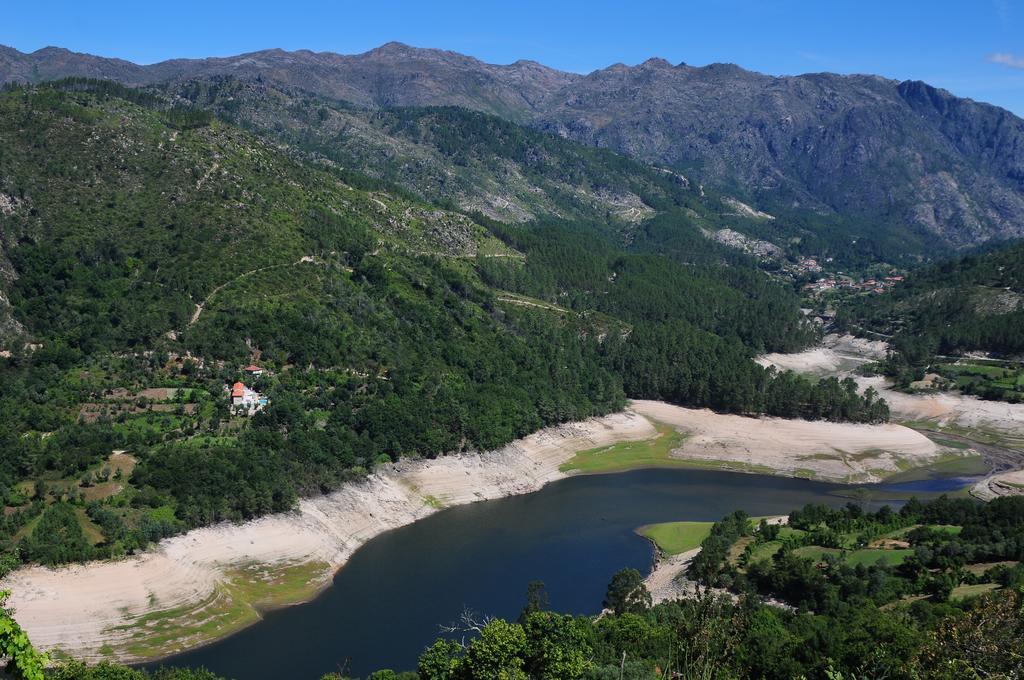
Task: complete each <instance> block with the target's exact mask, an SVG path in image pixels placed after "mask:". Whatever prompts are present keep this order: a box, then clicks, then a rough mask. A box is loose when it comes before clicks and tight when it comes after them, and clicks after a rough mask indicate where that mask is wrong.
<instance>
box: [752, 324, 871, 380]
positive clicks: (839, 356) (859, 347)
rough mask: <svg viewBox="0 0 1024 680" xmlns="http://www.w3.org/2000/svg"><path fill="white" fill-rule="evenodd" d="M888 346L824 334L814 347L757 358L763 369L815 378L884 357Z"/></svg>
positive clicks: (850, 337)
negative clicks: (779, 370) (819, 342)
mask: <svg viewBox="0 0 1024 680" xmlns="http://www.w3.org/2000/svg"><path fill="white" fill-rule="evenodd" d="M887 351H888V345H886V343H884V342H880V341H876V340H865V339H864V338H857V337H854V336H852V335H835V334H832V335H826V336H825V337H824V338H823V339H822V341H821V344H820V345H818V346H817V347H812V348H811V349H808V350H804V351H803V352H796V353H793V354H779V353H774V354H765V355H763V356H760V357H758V358H757V363H759V364H761V365H762V366H776V367H777V368H779V369H782V370H789V371H794V372H795V373H808V374H811V375H817V376H822V377H824V376H829V375H839V374H842V373H844V372H847V371H852V370H853V369H855V368H856V367H857V366H860V365H861V364H865V363H868V362H869V361H876V360H878V359H882V358H884V357H885V354H886V352H887Z"/></svg>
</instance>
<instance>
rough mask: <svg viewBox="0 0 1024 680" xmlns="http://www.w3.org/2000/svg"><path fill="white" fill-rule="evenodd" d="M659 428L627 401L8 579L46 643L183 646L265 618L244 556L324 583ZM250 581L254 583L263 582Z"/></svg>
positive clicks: (97, 654) (78, 652)
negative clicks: (254, 516)
mask: <svg viewBox="0 0 1024 680" xmlns="http://www.w3.org/2000/svg"><path fill="white" fill-rule="evenodd" d="M655 434H656V431H655V429H654V427H653V426H652V425H651V423H650V422H649V421H648V420H646V419H645V418H643V417H640V416H638V415H636V414H634V413H631V412H625V413H619V414H614V415H611V416H606V417H604V418H597V419H591V420H588V421H586V422H583V423H575V424H570V425H564V426H561V427H556V428H550V429H547V430H543V431H541V432H538V433H536V434H533V435H531V436H529V437H526V438H525V439H522V440H519V441H517V442H515V443H513V444H510V445H509V446H506V447H505V448H503V449H501V450H499V451H494V452H490V453H487V454H483V455H460V456H449V457H444V458H440V459H437V460H431V461H407V462H402V463H401V464H399V465H395V466H391V468H390V469H387V470H383V471H380V472H378V473H376V474H374V475H372V476H371V477H370V478H369V479H368V480H367V481H366V482H363V483H359V484H350V485H347V486H345V487H344V488H342V489H341V490H339V491H337V492H334V493H332V494H329V495H327V496H322V497H319V498H312V499H306V500H303V501H302V502H301V503H300V504H299V508H298V509H297V510H296V511H294V512H290V513H282V514H277V515H271V516H268V517H264V518H261V519H258V520H255V521H252V522H246V523H244V524H238V525H234V524H221V525H217V526H213V527H207V528H203V529H198V530H195V531H191V532H189V533H187V534H184V535H181V536H177V537H174V538H170V539H167V540H165V541H162V542H161V543H160V544H159V545H158V546H157V547H156V548H155V549H154V550H152V551H149V552H146V553H144V554H142V555H139V556H135V557H131V558H128V559H125V560H121V561H116V562H96V563H90V564H87V565H76V566H71V567H67V568H61V569H47V568H43V567H30V568H26V569H21V570H19V571H17V572H15V573H14V574H12V575H10V576H9V577H8V578H7V579H6V580H5V581H4V583H3V585H2V587H3V588H10V589H11V590H12V591H13V593H14V594H13V596H12V598H11V600H10V604H11V605H12V606H13V607H14V608H15V617H16V618H17V620H18V621H19V623H21V624H22V626H24V627H25V629H26V630H27V631H28V633H29V635H30V636H31V638H32V641H33V642H34V643H35V644H36V645H37V646H38V647H41V648H43V649H48V650H50V649H56V648H59V649H60V650H62V651H63V652H66V653H68V654H71V655H72V656H74V657H76V658H81V659H89V660H99V659H103V658H108V659H109V658H119V659H125V660H127V659H137V658H139V657H143V656H157V655H162V654H168V653H173V652H174V651H178V650H180V649H183V648H185V647H187V646H190V645H195V644H198V643H201V642H204V641H208V640H210V639H213V638H215V637H220V636H222V635H224V634H226V633H229V632H231V630H232V629H233V628H238V627H240V626H241V625H245V624H246V623H251V622H252V621H253V620H254V618H255V616H256V615H255V612H254V610H252V609H251V607H250V606H249V605H251V603H248V602H239V601H233V598H235V599H236V600H237V598H238V597H239V596H238V595H237V594H238V593H239V592H241V591H242V590H243V588H242V587H241V586H240V585H239V583H238V582H237V580H236V579H238V578H239V571H240V570H242V569H244V568H250V569H251V568H252V567H253V565H258V566H260V567H262V568H264V569H263V571H262V572H260V573H262V574H264V575H265V574H266V573H270V574H271V576H273V574H274V573H275V570H284V569H287V568H289V567H294V565H307V566H308V565H315V567H314V568H313V569H312V571H310V572H309V573H308V574H307V577H308V580H309V585H310V586H311V588H310V589H308V592H315V589H316V587H318V586H323V585H326V584H327V583H329V581H330V578H331V576H332V574H333V573H334V572H335V571H336V570H337V569H338V568H339V567H341V566H342V565H343V564H344V563H345V562H346V561H347V560H348V558H349V556H351V554H352V553H353V552H354V551H355V550H356V549H357V548H358V547H359V546H360V545H362V544H363V543H365V542H366V541H368V540H369V539H371V538H373V537H374V536H376V535H378V534H380V533H382V532H384V531H387V530H389V529H394V528H396V527H399V526H403V525H405V524H409V523H411V522H414V521H416V520H417V519H420V518H422V517H425V516H427V515H429V514H431V513H433V512H435V511H436V510H437V509H438V508H440V507H443V506H445V505H457V504H461V503H469V502H473V501H476V500H484V499H489V498H499V497H502V496H509V495H514V494H521V493H528V492H530V491H535V490H537V489H539V488H540V487H541V486H543V485H544V484H546V483H547V482H549V481H551V480H554V479H558V478H560V477H564V476H565V475H564V474H563V473H561V472H559V470H558V467H559V465H560V464H562V463H563V462H565V461H566V460H568V459H569V458H571V457H572V455H573V454H574V453H575V452H576V451H579V450H581V449H586V448H592V447H596V446H602V445H604V444H609V443H612V442H618V441H626V440H634V439H648V438H650V437H653V436H654V435H655ZM243 585H244V586H245V588H244V590H245V592H250V591H251V590H252V586H253V583H250V582H246V583H245V584H243ZM256 585H259V584H258V583H257V584H256ZM240 610H243V611H240ZM232 624H234V625H232Z"/></svg>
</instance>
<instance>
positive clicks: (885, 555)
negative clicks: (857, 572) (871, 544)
mask: <svg viewBox="0 0 1024 680" xmlns="http://www.w3.org/2000/svg"><path fill="white" fill-rule="evenodd" d="M913 554H914V551H913V550H911V549H909V548H898V549H895V550H888V549H885V548H863V549H861V550H854V551H853V552H851V553H850V554H849V555H847V556H846V559H845V560H844V561H845V562H846V564H848V565H850V566H851V567H855V566H857V565H858V564H863V565H864V566H865V567H869V566H871V565H873V564H878V563H879V562H881V561H882V560H885V561H886V562H888V563H889V565H890V566H895V565H897V564H903V562H904V561H905V560H906V559H907V558H908V557H910V556H911V555H913Z"/></svg>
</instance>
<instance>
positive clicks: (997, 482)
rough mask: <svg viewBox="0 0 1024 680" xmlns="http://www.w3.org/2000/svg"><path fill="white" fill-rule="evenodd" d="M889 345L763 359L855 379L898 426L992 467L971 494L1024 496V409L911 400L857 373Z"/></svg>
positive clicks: (831, 342) (861, 343)
mask: <svg viewBox="0 0 1024 680" xmlns="http://www.w3.org/2000/svg"><path fill="white" fill-rule="evenodd" d="M887 351H888V345H887V344H886V343H884V342H881V341H877V340H865V339H863V338H856V337H854V336H851V335H842V336H840V335H828V336H826V337H825V338H824V340H823V342H822V344H821V345H819V346H818V347H814V348H811V349H808V350H805V351H803V352H797V353H794V354H767V355H764V356H761V357H758V363H760V364H761V365H762V366H769V365H771V366H776V367H777V368H780V369H788V370H792V371H795V372H797V373H806V374H809V375H815V376H836V377H847V376H849V377H853V378H854V379H855V380H856V381H857V385H858V387H859V388H860V389H866V388H868V387H873V388H874V389H875V390H876V391H877V392H878V393H879V395H880V396H881V397H882V398H883V399H885V400H886V402H888V404H889V410H890V412H891V414H892V420H893V421H894V422H903V423H906V424H907V425H908V426H911V427H913V428H914V429H916V430H918V431H928V432H931V433H933V434H935V435H938V436H937V437H936V438H937V439H941V438H942V437H944V436H945V437H948V438H953V439H959V440H960V441H961V442H965V443H968V444H969V446H970V447H971V448H972V449H974V450H978V451H979V452H980V453H982V454H983V455H984V457H985V458H986V459H987V460H989V461H990V462H991V460H992V459H993V458H995V459H997V461H996V462H997V464H996V465H995V469H994V470H993V472H992V474H990V475H989V476H987V477H986V478H985V479H983V480H981V481H979V482H978V483H977V484H975V485H974V486H973V487H972V489H971V494H972V495H974V496H975V497H977V498H979V499H981V500H985V501H989V500H992V499H993V498H996V497H998V496H1006V495H1019V494H1024V474H1020V473H1019V472H1018V471H1020V470H1021V469H1024V404H1010V403H1007V402H1002V401H991V400H986V399H981V398H979V397H976V396H973V395H965V394H960V393H959V392H930V393H921V394H909V393H906V392H901V391H898V390H895V389H893V388H892V385H891V383H890V382H889V381H888V380H887V379H886V378H884V377H881V376H872V377H865V376H858V375H855V374H854V373H853V371H854V369H855V368H856V367H857V366H859V365H861V364H864V363H868V362H870V361H875V360H878V359H880V358H882V357H884V356H885V353H886V352H887Z"/></svg>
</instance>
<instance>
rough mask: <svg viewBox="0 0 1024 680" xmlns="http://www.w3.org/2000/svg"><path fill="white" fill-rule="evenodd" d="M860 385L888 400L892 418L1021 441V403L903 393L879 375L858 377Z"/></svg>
mask: <svg viewBox="0 0 1024 680" xmlns="http://www.w3.org/2000/svg"><path fill="white" fill-rule="evenodd" d="M856 380H857V384H858V385H860V387H861V388H867V387H874V388H875V389H876V390H878V393H879V394H880V395H881V396H882V397H883V398H884V399H885V400H886V402H888V403H889V410H890V411H891V412H892V417H893V418H894V419H897V420H906V421H930V422H932V423H934V424H936V425H939V426H942V427H949V426H957V427H961V428H968V429H971V428H978V429H984V430H992V431H995V432H997V433H1001V434H1003V435H1005V436H1007V437H1009V438H1010V439H1019V440H1021V441H1022V442H1024V404H1011V403H1008V402H1005V401H988V400H986V399H979V398H978V397H975V396H972V395H967V394H960V393H958V392H935V393H933V394H905V393H903V392H897V391H896V390H894V389H892V388H891V387H890V386H889V383H888V381H887V380H886V379H885V378H883V377H881V376H872V377H869V378H864V377H858V378H857V379H856Z"/></svg>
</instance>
